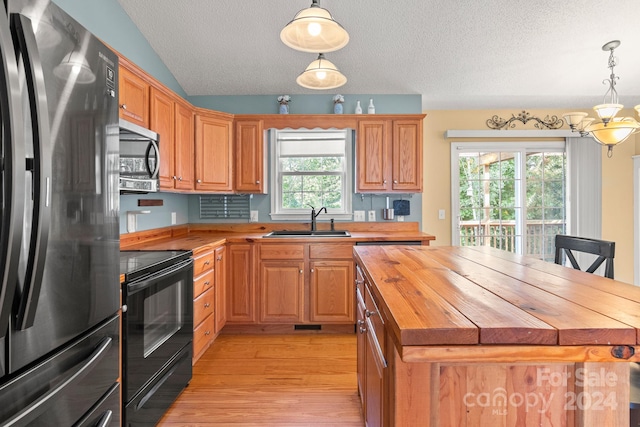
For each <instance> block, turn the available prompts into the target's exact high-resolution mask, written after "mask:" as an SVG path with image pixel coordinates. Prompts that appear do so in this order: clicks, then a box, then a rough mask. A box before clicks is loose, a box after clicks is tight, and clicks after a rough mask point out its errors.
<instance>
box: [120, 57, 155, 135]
mask: <svg viewBox="0 0 640 427" xmlns="http://www.w3.org/2000/svg"><path fill="white" fill-rule="evenodd" d="M118 84H119V86H118V90H119V94H118V98H119V103H120V109H119V110H120V118H122V119H125V120H128V121H130V122H132V123H135V124H137V125H139V126H142V127H145V128H147V129H148V128H149V83H147V82H146V81H145V80H143V79H142V78H141V77H140V76H138V75H137V74H135V73H133V72H132V71H130V70H129V69H127V68H124V67H120V69H119V77H118Z"/></svg>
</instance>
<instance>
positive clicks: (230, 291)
mask: <svg viewBox="0 0 640 427" xmlns="http://www.w3.org/2000/svg"><path fill="white" fill-rule="evenodd" d="M254 269H255V266H254V253H253V245H251V244H233V243H232V244H230V245H229V246H228V247H227V285H228V286H227V322H240V323H255V322H256V299H255V283H254Z"/></svg>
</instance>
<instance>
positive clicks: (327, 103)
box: [188, 88, 422, 114]
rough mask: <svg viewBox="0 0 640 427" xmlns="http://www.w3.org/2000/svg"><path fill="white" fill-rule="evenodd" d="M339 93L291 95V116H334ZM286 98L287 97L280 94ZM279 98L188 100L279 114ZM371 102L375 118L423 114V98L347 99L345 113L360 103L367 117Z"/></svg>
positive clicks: (230, 110)
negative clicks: (384, 115) (334, 104)
mask: <svg viewBox="0 0 640 427" xmlns="http://www.w3.org/2000/svg"><path fill="white" fill-rule="evenodd" d="M336 93H340V89H339V88H338V89H335V93H329V94H325V93H323V94H318V95H291V102H290V103H289V113H290V114H332V113H333V96H334V95H335V94H336ZM279 95H285V94H279ZM279 95H278V94H276V95H245V96H190V97H188V100H189V101H190V102H191V103H192V104H193V105H197V106H198V107H202V108H209V109H211V110H217V111H224V112H227V113H232V114H277V113H278V106H279V105H278V96H279ZM369 99H373V103H374V105H375V107H376V114H420V113H421V112H422V96H421V95H380V94H378V95H375V94H356V95H350V94H349V95H344V112H345V114H353V113H354V112H355V109H356V103H357V101H358V100H360V106H361V107H362V111H363V112H364V113H365V114H366V112H367V106H368V105H369Z"/></svg>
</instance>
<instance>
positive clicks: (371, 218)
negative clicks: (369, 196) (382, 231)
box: [369, 211, 376, 221]
mask: <svg viewBox="0 0 640 427" xmlns="http://www.w3.org/2000/svg"><path fill="white" fill-rule="evenodd" d="M375 220H376V211H369V221H375Z"/></svg>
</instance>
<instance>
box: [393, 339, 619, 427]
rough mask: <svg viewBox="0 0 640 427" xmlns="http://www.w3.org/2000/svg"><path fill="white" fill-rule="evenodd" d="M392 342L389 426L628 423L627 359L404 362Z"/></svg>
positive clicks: (604, 426) (603, 426)
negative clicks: (463, 362) (622, 360)
mask: <svg viewBox="0 0 640 427" xmlns="http://www.w3.org/2000/svg"><path fill="white" fill-rule="evenodd" d="M393 347H394V346H393V345H392V344H390V345H389V347H388V350H389V353H390V354H392V356H391V357H390V358H389V366H388V369H389V370H390V372H389V378H390V380H389V383H388V392H389V405H390V408H389V424H388V425H390V426H395V427H400V426H410V425H411V426H412V425H421V426H430V427H460V426H465V427H476V426H477V427H483V426H489V425H490V426H492V427H494V426H495V427H522V426H533V425H535V426H541V427H556V426H575V427H619V426H626V425H629V411H628V408H629V395H628V388H629V366H628V364H627V363H626V362H610V363H591V362H590V363H547V364H535V363H529V364H522V363H477V364H474V363H465V364H445V363H443V364H440V363H428V362H423V363H411V362H403V361H402V360H401V359H400V356H399V354H398V353H397V352H396V351H395V350H394V348H393ZM514 357H516V358H517V354H516V355H514Z"/></svg>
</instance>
